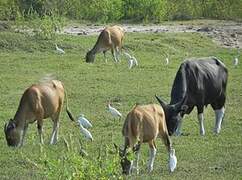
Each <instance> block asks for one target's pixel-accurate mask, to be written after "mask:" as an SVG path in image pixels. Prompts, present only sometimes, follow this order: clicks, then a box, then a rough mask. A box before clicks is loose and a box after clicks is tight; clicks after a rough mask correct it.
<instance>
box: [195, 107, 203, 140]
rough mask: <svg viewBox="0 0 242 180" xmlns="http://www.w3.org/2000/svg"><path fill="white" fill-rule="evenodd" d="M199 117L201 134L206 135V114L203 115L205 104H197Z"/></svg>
mask: <svg viewBox="0 0 242 180" xmlns="http://www.w3.org/2000/svg"><path fill="white" fill-rule="evenodd" d="M197 118H198V122H199V128H200V135H202V136H204V135H205V129H204V116H203V106H197Z"/></svg>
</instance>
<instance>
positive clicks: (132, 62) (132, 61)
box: [128, 59, 134, 69]
mask: <svg viewBox="0 0 242 180" xmlns="http://www.w3.org/2000/svg"><path fill="white" fill-rule="evenodd" d="M133 65H134V60H133V59H129V62H128V66H129V69H131V68H132V67H133Z"/></svg>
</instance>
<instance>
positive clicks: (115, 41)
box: [86, 26, 124, 63]
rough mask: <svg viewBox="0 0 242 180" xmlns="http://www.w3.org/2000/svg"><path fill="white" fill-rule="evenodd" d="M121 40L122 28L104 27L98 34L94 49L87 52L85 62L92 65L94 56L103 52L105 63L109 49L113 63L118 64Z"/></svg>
mask: <svg viewBox="0 0 242 180" xmlns="http://www.w3.org/2000/svg"><path fill="white" fill-rule="evenodd" d="M123 38H124V29H123V28H122V27H120V26H110V27H106V28H105V29H104V30H102V32H101V33H100V35H99V37H98V39H97V42H96V44H95V45H94V47H93V48H92V49H91V50H90V51H88V52H87V54H86V62H88V63H93V62H94V59H95V55H96V54H97V53H100V52H103V54H104V57H105V61H106V62H107V59H106V52H107V51H108V50H109V49H111V52H112V55H113V58H114V60H115V62H118V61H119V54H120V51H121V48H122V43H123Z"/></svg>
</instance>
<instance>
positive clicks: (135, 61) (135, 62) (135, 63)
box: [132, 56, 138, 66]
mask: <svg viewBox="0 0 242 180" xmlns="http://www.w3.org/2000/svg"><path fill="white" fill-rule="evenodd" d="M132 59H133V61H134V65H135V66H138V61H137V59H136V58H135V57H134V56H133V57H132Z"/></svg>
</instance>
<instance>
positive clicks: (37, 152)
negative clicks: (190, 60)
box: [0, 31, 242, 180]
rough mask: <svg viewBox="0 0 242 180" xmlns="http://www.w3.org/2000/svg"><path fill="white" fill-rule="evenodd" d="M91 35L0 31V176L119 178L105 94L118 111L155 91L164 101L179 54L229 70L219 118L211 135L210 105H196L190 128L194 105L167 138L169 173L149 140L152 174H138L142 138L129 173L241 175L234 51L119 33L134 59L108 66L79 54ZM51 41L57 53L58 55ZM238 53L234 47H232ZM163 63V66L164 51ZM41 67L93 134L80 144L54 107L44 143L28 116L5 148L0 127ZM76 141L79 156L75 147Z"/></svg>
mask: <svg viewBox="0 0 242 180" xmlns="http://www.w3.org/2000/svg"><path fill="white" fill-rule="evenodd" d="M95 41H96V36H68V35H55V36H54V38H52V39H47V40H46V39H41V38H36V36H33V35H31V34H29V33H24V34H23V33H15V32H11V31H2V32H0V67H1V68H0V112H1V113H0V119H1V121H0V129H2V130H1V131H0V145H1V146H0V152H1V155H0V162H1V163H0V177H1V179H11V180H13V179H122V178H124V177H122V174H121V167H120V165H119V157H118V155H117V153H116V152H115V149H114V147H113V143H114V142H115V143H117V144H118V145H121V144H123V137H122V135H121V129H122V124H123V121H124V118H122V119H121V121H119V120H117V119H116V120H114V119H113V118H112V117H111V116H110V115H109V113H108V112H107V110H106V103H107V101H108V100H111V101H112V102H113V105H114V106H115V107H116V108H117V109H119V110H120V111H121V112H122V113H123V115H124V117H125V116H126V114H127V113H128V111H129V110H130V109H131V108H132V107H133V105H134V104H135V103H136V102H138V103H141V104H147V103H150V102H156V101H155V99H154V95H155V94H158V95H160V96H162V97H163V98H164V99H165V100H167V101H169V99H170V97H169V94H170V90H171V87H172V82H173V79H174V77H175V73H176V71H177V69H178V67H179V65H180V64H181V63H182V62H183V60H184V59H185V58H187V57H192V56H210V55H213V56H217V57H219V58H221V59H222V61H223V62H224V63H225V64H226V66H227V67H228V69H229V81H228V89H227V90H228V91H227V103H226V118H225V120H224V122H223V124H222V131H221V134H219V135H218V136H216V135H214V134H213V132H212V129H213V127H214V118H215V117H214V112H213V111H212V109H211V107H210V106H209V107H207V108H206V109H205V128H206V135H205V136H204V137H201V136H200V135H199V127H198V123H197V115H196V110H194V112H193V113H192V114H191V115H189V116H185V119H184V124H183V131H184V132H185V133H189V136H182V137H174V136H173V137H172V141H173V145H174V148H175V149H176V155H177V158H178V165H177V169H176V171H175V172H174V173H172V174H170V173H169V172H168V169H167V161H168V155H167V152H166V148H165V146H164V145H163V144H162V143H161V141H160V140H159V139H157V147H158V153H157V156H156V160H155V164H154V172H153V173H151V174H148V173H147V171H146V163H147V158H148V146H147V145H145V144H144V145H143V146H142V148H141V159H140V167H141V174H140V175H139V176H135V175H134V176H132V177H130V179H161V178H164V179H241V177H242V153H241V149H242V136H241V132H242V118H241V115H240V114H241V112H240V107H241V104H242V86H241V76H242V66H241V64H239V66H238V67H237V68H234V67H233V64H232V60H233V58H234V56H235V55H237V51H236V50H235V49H224V48H221V47H218V46H217V45H216V44H214V43H213V42H212V40H211V39H209V38H207V37H205V36H202V35H200V34H197V33H178V34H176V33H154V34H138V33H127V34H126V38H125V44H126V46H127V47H128V49H129V50H130V53H131V54H133V55H135V57H136V58H137V59H138V61H139V66H138V67H137V68H134V69H132V70H129V69H128V65H127V61H126V60H125V58H124V57H123V58H122V62H121V63H119V64H115V63H114V62H113V60H112V58H111V54H110V53H109V54H108V58H109V61H108V63H107V64H106V63H104V57H103V55H102V54H100V55H98V56H97V59H96V61H95V63H94V64H87V63H85V62H84V56H85V53H86V52H87V50H88V49H89V48H90V47H91V46H92V45H93V44H94V42H95ZM55 43H57V44H58V45H59V46H60V47H61V48H63V49H64V50H65V51H66V54H64V55H60V54H58V53H56V51H55ZM240 53H241V50H240ZM167 54H168V55H169V57H170V64H169V65H168V66H166V65H165V57H166V55H167ZM46 74H54V75H55V76H56V77H57V78H58V79H60V80H61V81H63V82H64V84H65V87H66V90H67V91H68V97H69V105H70V108H71V110H72V112H73V113H74V115H75V116H78V115H79V113H84V114H85V115H86V117H87V118H88V119H90V120H91V122H92V124H93V128H92V129H90V131H91V133H92V134H93V137H94V141H93V142H87V141H86V140H85V139H84V138H83V136H82V135H81V134H80V130H79V128H78V127H77V126H76V125H75V124H74V123H73V122H71V121H70V120H69V119H68V117H67V115H66V114H65V113H64V112H63V113H62V114H61V123H60V136H59V141H58V143H57V144H56V145H52V146H51V145H49V144H48V143H49V140H50V134H51V131H52V123H51V121H50V120H49V119H47V120H46V121H45V122H44V140H45V144H44V145H40V144H39V140H38V136H37V127H36V124H35V123H34V124H32V125H30V127H29V129H28V132H27V135H26V143H25V145H24V146H23V147H22V148H20V149H13V148H9V147H7V144H6V140H5V135H4V133H3V127H4V124H5V122H6V121H7V120H8V119H9V118H11V117H13V116H14V113H15V112H16V109H17V106H18V104H19V100H20V97H21V95H22V93H23V91H24V90H25V89H26V88H27V87H28V86H30V85H31V84H33V83H35V82H38V80H39V79H40V78H42V77H43V76H44V75H46ZM80 146H81V147H82V148H83V149H85V151H86V152H87V153H88V156H84V157H83V156H81V155H80Z"/></svg>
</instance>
